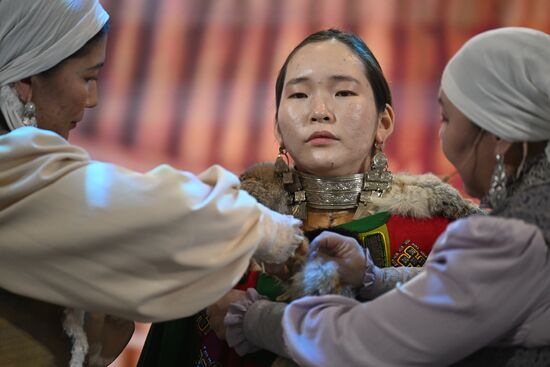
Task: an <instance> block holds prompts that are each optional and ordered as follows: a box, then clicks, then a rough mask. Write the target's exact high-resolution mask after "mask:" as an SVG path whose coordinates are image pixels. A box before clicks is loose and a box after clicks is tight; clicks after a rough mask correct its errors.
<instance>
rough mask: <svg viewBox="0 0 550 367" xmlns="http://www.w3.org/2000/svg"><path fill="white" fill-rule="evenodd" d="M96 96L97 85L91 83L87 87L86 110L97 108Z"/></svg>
mask: <svg viewBox="0 0 550 367" xmlns="http://www.w3.org/2000/svg"><path fill="white" fill-rule="evenodd" d="M97 102H98V95H97V83H95V82H94V83H93V84H92V85H90V86H89V89H88V98H87V99H86V108H94V107H95V106H97Z"/></svg>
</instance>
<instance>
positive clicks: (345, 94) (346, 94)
mask: <svg viewBox="0 0 550 367" xmlns="http://www.w3.org/2000/svg"><path fill="white" fill-rule="evenodd" d="M356 95H357V93H355V92H352V91H350V90H339V91H338V92H336V96H337V97H350V96H356Z"/></svg>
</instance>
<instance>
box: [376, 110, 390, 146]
mask: <svg viewBox="0 0 550 367" xmlns="http://www.w3.org/2000/svg"><path fill="white" fill-rule="evenodd" d="M394 120H395V113H394V111H393V108H392V106H390V105H389V104H386V108H385V109H384V111H382V113H380V115H379V116H378V128H377V129H376V137H375V141H376V142H377V143H378V144H382V145H384V142H385V141H386V139H387V138H388V137H389V136H390V135H391V133H392V132H393V126H394Z"/></svg>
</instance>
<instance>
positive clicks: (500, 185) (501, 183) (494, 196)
mask: <svg viewBox="0 0 550 367" xmlns="http://www.w3.org/2000/svg"><path fill="white" fill-rule="evenodd" d="M506 181H507V179H506V171H505V170H504V155H502V154H497V155H496V164H495V170H494V171H493V176H492V177H491V186H490V187H489V192H488V193H487V199H488V202H489V204H490V206H491V208H493V209H495V208H497V207H498V206H499V205H500V204H502V202H503V201H504V199H506V196H507V195H508V193H507V190H506Z"/></svg>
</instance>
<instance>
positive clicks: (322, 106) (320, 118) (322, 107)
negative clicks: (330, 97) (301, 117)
mask: <svg viewBox="0 0 550 367" xmlns="http://www.w3.org/2000/svg"><path fill="white" fill-rule="evenodd" d="M310 121H311V122H321V123H323V122H333V121H334V114H333V113H332V109H331V108H330V106H329V105H328V104H327V103H326V102H325V101H324V100H323V99H322V98H316V99H315V100H314V101H313V104H312V108H311V114H310Z"/></svg>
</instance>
